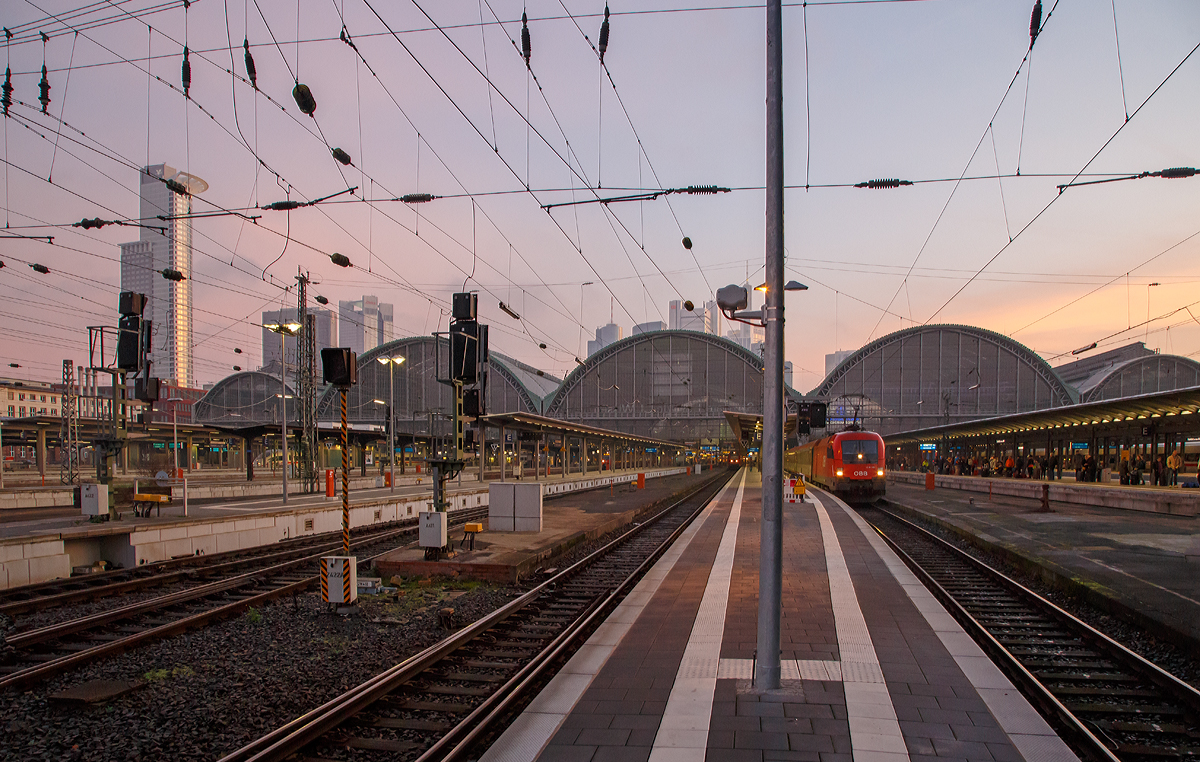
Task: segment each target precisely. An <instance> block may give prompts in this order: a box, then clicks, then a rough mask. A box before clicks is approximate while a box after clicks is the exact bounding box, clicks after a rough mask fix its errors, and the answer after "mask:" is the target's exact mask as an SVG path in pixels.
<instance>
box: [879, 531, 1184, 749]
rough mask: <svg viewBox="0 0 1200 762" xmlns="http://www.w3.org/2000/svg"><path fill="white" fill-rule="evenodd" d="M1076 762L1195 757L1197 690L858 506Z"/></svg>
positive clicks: (935, 542)
mask: <svg viewBox="0 0 1200 762" xmlns="http://www.w3.org/2000/svg"><path fill="white" fill-rule="evenodd" d="M859 512H860V514H861V515H862V516H863V517H864V518H865V519H867V520H868V521H869V522H870V523H871V524H872V525H873V526H874V527H875V528H876V530H877V531H879V533H880V534H881V535H882V536H883V538H884V540H885V541H887V543H888V544H889V545H890V546H891V547H892V548H893V549H895V550H896V552H897V553H898V555H899V556H900V557H901V558H902V559H903V560H904V562H905V563H906V564H907V565H908V566H909V567H910V568H912V569H913V571H914V573H916V574H917V576H918V577H919V578H921V580H922V581H923V582H924V583H925V585H926V586H927V587H928V588H930V590H931V591H932V592H933V593H934V594H935V595H936V596H938V598H939V599H941V601H942V603H943V604H944V605H945V606H946V608H947V610H948V611H950V613H951V614H952V615H953V616H954V617H955V618H956V619H957V620H958V621H959V623H960V624H962V626H963V628H964V629H965V630H966V631H967V632H968V633H970V634H971V636H972V637H973V638H974V639H975V640H976V642H978V643H979V645H980V647H981V648H983V650H984V651H986V652H987V653H988V654H989V655H990V656H991V657H992V658H993V659H994V660H995V661H996V663H997V664H998V665H999V666H1000V667H1001V669H1003V670H1004V671H1005V672H1006V673H1007V674H1008V676H1009V678H1010V679H1012V680H1013V682H1014V683H1015V684H1016V685H1017V686H1019V687H1020V688H1021V689H1022V691H1023V692H1024V693H1025V695H1026V697H1028V698H1029V699H1030V701H1031V703H1033V704H1034V706H1036V707H1038V708H1039V710H1040V711H1041V712H1042V714H1043V715H1044V716H1045V717H1046V718H1047V720H1048V721H1049V722H1050V723H1051V724H1052V725H1054V726H1055V727H1056V729H1058V730H1059V731H1060V733H1061V734H1062V735H1063V738H1064V740H1066V741H1067V742H1068V743H1069V744H1071V746H1072V748H1073V749H1074V750H1075V752H1076V753H1077V754H1079V755H1080V756H1081V758H1084V759H1092V760H1106V761H1107V762H1117V761H1119V762H1151V760H1155V761H1161V760H1164V759H1200V691H1197V690H1196V689H1195V688H1193V687H1192V686H1191V685H1189V684H1187V683H1185V682H1184V681H1182V680H1180V679H1178V678H1176V677H1175V676H1174V675H1171V674H1170V673H1168V672H1166V671H1165V670H1163V669H1161V668H1159V667H1158V666H1156V665H1155V664H1153V663H1151V662H1149V661H1147V660H1146V659H1144V658H1142V657H1141V656H1138V655H1137V654H1136V653H1134V652H1133V651H1131V650H1129V649H1128V648H1126V647H1125V646H1123V645H1122V644H1120V643H1118V642H1117V641H1115V640H1113V639H1111V638H1109V637H1108V636H1106V635H1104V634H1103V633H1101V632H1099V631H1098V630H1096V629H1095V628H1093V627H1091V626H1090V625H1088V624H1087V623H1085V622H1083V621H1081V620H1080V619H1078V618H1076V617H1074V616H1072V615H1071V614H1070V613H1068V612H1066V611H1064V610H1063V609H1061V608H1060V607H1058V606H1056V605H1055V604H1053V603H1051V602H1050V601H1048V600H1046V599H1045V598H1043V597H1041V596H1039V595H1037V594H1036V593H1034V592H1033V591H1031V590H1029V589H1028V588H1026V587H1024V586H1022V585H1021V584H1020V583H1018V582H1016V581H1015V580H1013V579H1011V578H1010V577H1008V576H1006V575H1004V574H1003V573H1001V572H999V571H997V570H996V569H993V568H992V567H990V566H988V565H986V564H984V563H983V562H981V561H979V560H978V559H976V558H973V557H972V556H970V555H968V554H966V553H964V552H963V551H962V550H960V549H958V548H956V547H954V546H953V545H951V544H950V543H947V542H946V541H945V540H942V539H941V538H940V537H937V536H936V535H934V534H932V533H930V532H928V531H927V530H925V529H923V528H921V527H919V526H917V525H915V524H913V523H911V522H909V521H907V520H906V519H903V518H901V517H899V516H897V515H895V514H893V513H891V512H889V511H886V510H883V509H880V508H859Z"/></svg>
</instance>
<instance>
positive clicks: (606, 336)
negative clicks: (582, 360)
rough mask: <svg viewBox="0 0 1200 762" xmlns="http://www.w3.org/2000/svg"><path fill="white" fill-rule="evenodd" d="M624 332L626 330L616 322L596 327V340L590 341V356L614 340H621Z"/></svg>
mask: <svg viewBox="0 0 1200 762" xmlns="http://www.w3.org/2000/svg"><path fill="white" fill-rule="evenodd" d="M624 334H625V330H624V329H623V328H621V326H619V325H617V324H616V323H609V324H608V325H604V326H600V327H599V328H597V329H596V339H595V341H588V346H587V350H588V357H591V356H592V355H594V354H596V353H597V352H599V351H600V350H601V349H604V348H605V347H607V346H608V345H609V344H612V343H613V342H614V341H620V340H621V337H622V336H623V335H624Z"/></svg>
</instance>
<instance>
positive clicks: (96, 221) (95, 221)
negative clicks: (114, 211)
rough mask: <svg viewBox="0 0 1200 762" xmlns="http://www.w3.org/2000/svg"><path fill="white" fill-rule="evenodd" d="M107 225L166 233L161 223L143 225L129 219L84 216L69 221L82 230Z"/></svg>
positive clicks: (97, 228) (72, 225)
mask: <svg viewBox="0 0 1200 762" xmlns="http://www.w3.org/2000/svg"><path fill="white" fill-rule="evenodd" d="M108 225H120V226H121V227H125V228H145V229H146V230H157V231H158V232H159V233H162V234H163V235H166V234H167V228H166V227H165V226H163V225H145V224H143V223H141V222H132V221H129V220H102V219H100V218H99V217H94V218H92V219H90V220H89V219H88V218H86V217H84V218H83V219H82V220H80V221H79V222H72V223H71V227H73V228H83V229H84V230H92V229H96V230H99V229H100V228H102V227H106V226H108Z"/></svg>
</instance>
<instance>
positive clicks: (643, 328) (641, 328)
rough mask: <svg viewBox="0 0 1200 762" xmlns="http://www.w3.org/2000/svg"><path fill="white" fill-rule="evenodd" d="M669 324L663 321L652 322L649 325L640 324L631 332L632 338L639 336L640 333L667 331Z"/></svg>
mask: <svg viewBox="0 0 1200 762" xmlns="http://www.w3.org/2000/svg"><path fill="white" fill-rule="evenodd" d="M665 330H667V324H666V323H664V322H663V321H661V320H651V321H650V322H649V323H638V324H637V325H635V326H634V327H633V330H632V331H630V333H629V335H630V336H637V335H638V334H639V333H650V332H651V331H665Z"/></svg>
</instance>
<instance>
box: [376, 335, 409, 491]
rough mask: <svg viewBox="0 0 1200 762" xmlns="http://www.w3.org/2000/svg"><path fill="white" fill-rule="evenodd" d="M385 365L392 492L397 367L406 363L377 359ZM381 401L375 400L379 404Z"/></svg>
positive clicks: (396, 359)
mask: <svg viewBox="0 0 1200 762" xmlns="http://www.w3.org/2000/svg"><path fill="white" fill-rule="evenodd" d="M375 359H376V360H378V361H379V362H380V363H382V364H383V365H386V366H388V404H387V414H388V467H389V468H390V469H391V470H390V473H391V475H392V478H391V483H392V489H391V491H392V492H395V491H396V435H395V434H394V433H393V432H394V431H395V429H396V427H395V425H393V424H394V421H393V420H392V415H393V413H392V411H394V410H395V409H396V366H397V365H399V364H401V363H402V362H404V358H403V357H376V358H375ZM379 401H380V400H375V402H379Z"/></svg>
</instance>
